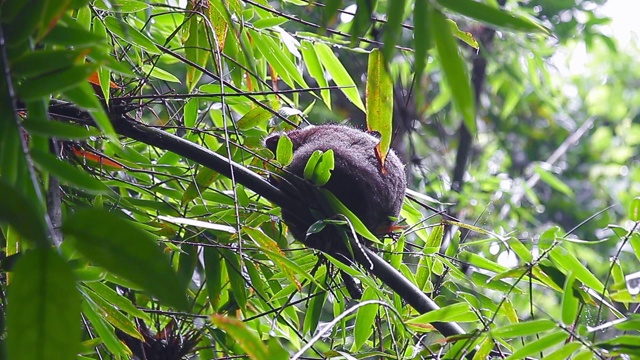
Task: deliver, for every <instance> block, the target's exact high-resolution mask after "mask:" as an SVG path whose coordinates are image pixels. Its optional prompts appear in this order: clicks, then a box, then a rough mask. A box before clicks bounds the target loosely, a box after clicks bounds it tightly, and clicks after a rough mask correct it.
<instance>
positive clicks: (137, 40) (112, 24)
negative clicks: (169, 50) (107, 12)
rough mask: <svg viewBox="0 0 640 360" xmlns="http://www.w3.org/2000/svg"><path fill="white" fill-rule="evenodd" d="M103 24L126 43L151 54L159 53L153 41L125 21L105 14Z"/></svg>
mask: <svg viewBox="0 0 640 360" xmlns="http://www.w3.org/2000/svg"><path fill="white" fill-rule="evenodd" d="M104 24H105V26H106V27H107V29H109V30H110V31H111V32H112V33H113V34H114V35H115V36H117V37H119V38H120V39H122V40H124V41H126V42H127V43H128V44H131V45H133V46H137V47H139V48H141V49H143V50H145V51H146V52H148V53H151V54H160V49H158V47H157V46H156V44H154V43H153V41H151V40H150V39H149V38H148V37H147V36H146V35H144V34H143V33H141V32H140V31H139V30H138V29H136V28H134V27H133V26H131V25H129V24H127V23H126V22H125V21H121V20H118V19H116V18H114V17H112V16H107V17H106V18H105V19H104Z"/></svg>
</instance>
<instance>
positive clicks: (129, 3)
mask: <svg viewBox="0 0 640 360" xmlns="http://www.w3.org/2000/svg"><path fill="white" fill-rule="evenodd" d="M93 6H95V7H97V8H98V9H100V10H104V11H108V12H113V13H121V14H127V13H134V12H138V11H142V10H144V9H147V8H149V4H147V3H144V2H142V1H137V0H117V1H108V5H107V3H105V1H104V0H96V1H94V3H93Z"/></svg>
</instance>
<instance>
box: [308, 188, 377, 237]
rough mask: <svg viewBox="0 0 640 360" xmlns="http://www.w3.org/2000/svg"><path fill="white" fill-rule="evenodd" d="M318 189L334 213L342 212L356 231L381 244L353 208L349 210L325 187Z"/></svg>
mask: <svg viewBox="0 0 640 360" xmlns="http://www.w3.org/2000/svg"><path fill="white" fill-rule="evenodd" d="M318 191H319V192H320V194H321V195H322V196H323V198H324V199H325V200H326V201H327V204H328V205H329V207H330V208H331V210H332V211H333V212H334V213H336V214H342V215H344V216H345V217H346V218H347V219H348V220H349V222H350V223H351V226H353V229H354V230H355V231H356V233H358V234H359V235H361V236H363V237H364V238H365V239H367V240H369V241H371V242H374V243H376V244H380V240H379V239H378V238H377V237H376V236H375V235H374V234H373V233H372V232H371V230H369V229H367V227H366V226H364V224H363V223H362V221H361V220H360V219H358V217H357V216H356V215H355V214H354V213H353V212H352V211H351V210H349V208H347V207H346V206H345V205H344V204H343V203H342V202H341V201H340V200H338V198H337V197H336V196H335V195H333V194H332V193H331V191H329V190H327V189H323V188H320V189H318Z"/></svg>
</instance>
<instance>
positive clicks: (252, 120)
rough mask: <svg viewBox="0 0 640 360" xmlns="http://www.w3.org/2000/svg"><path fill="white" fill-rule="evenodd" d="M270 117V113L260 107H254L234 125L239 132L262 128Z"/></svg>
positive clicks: (271, 115)
mask: <svg viewBox="0 0 640 360" xmlns="http://www.w3.org/2000/svg"><path fill="white" fill-rule="evenodd" d="M272 117H273V114H272V113H271V112H270V111H267V110H266V109H265V108H263V107H261V106H256V107H254V108H253V109H251V110H249V111H248V112H247V113H246V114H244V115H243V116H242V117H241V118H240V119H238V122H237V123H236V125H237V126H238V129H240V130H249V129H255V128H264V127H266V125H267V124H268V123H269V119H271V118H272Z"/></svg>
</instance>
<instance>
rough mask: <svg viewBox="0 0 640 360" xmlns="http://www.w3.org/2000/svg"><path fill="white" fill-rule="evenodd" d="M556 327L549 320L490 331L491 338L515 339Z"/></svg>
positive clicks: (532, 321)
mask: <svg viewBox="0 0 640 360" xmlns="http://www.w3.org/2000/svg"><path fill="white" fill-rule="evenodd" d="M556 326H557V325H556V323H554V322H553V321H551V320H549V319H539V320H531V321H525V322H520V323H517V324H509V325H505V326H502V327H499V328H496V329H493V330H491V336H492V337H494V338H515V337H522V336H530V335H536V334H540V333H542V332H545V331H548V330H551V329H553V328H555V327H556Z"/></svg>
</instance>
